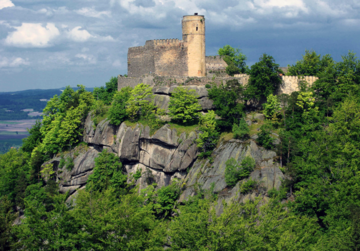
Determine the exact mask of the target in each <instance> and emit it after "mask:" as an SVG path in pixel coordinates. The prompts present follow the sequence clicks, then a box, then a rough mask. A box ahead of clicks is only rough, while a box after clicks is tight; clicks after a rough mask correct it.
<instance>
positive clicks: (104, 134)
mask: <svg viewBox="0 0 360 251" xmlns="http://www.w3.org/2000/svg"><path fill="white" fill-rule="evenodd" d="M115 134H116V127H115V126H114V125H111V124H110V121H108V120H107V119H105V120H102V121H101V122H100V123H99V124H98V126H97V127H96V130H95V135H94V138H93V139H92V142H91V143H93V144H96V145H103V146H112V145H113V144H114V141H115V138H114V135H115Z"/></svg>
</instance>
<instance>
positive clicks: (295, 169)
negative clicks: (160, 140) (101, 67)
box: [0, 46, 360, 250]
mask: <svg viewBox="0 0 360 251" xmlns="http://www.w3.org/2000/svg"><path fill="white" fill-rule="evenodd" d="M219 54H220V55H224V56H225V59H226V62H227V63H228V65H229V67H228V68H227V73H228V74H229V75H232V74H235V73H238V72H243V73H247V74H249V75H250V80H249V83H248V85H247V86H242V85H240V84H239V83H238V82H237V81H234V80H232V81H228V82H227V83H223V84H221V85H215V84H209V85H207V86H206V88H207V90H208V93H209V98H210V99H212V101H213V104H214V107H215V109H214V110H210V111H209V112H207V113H205V114H201V113H200V112H199V109H200V105H199V103H198V99H197V96H196V93H195V91H193V90H190V89H187V88H185V87H183V86H179V87H177V88H175V90H174V92H173V93H172V95H171V98H170V105H169V116H170V118H171V122H170V123H172V124H174V125H176V126H177V127H178V128H182V127H183V128H192V129H193V130H198V131H200V132H201V133H200V135H199V137H198V138H197V139H196V144H197V147H198V148H199V149H200V154H199V155H198V158H200V159H211V158H213V157H214V149H215V148H216V147H217V144H218V142H219V141H220V140H221V139H223V138H224V137H227V138H229V135H230V138H231V139H238V140H241V141H243V142H247V141H249V140H250V135H251V130H253V129H254V128H251V127H249V126H248V124H247V123H246V121H245V118H246V116H247V114H250V113H251V112H253V111H254V110H256V111H257V112H260V113H262V114H263V115H264V116H265V118H266V119H265V121H264V122H263V123H262V124H261V126H260V127H259V128H257V129H256V130H255V131H256V133H257V136H258V137H257V138H256V143H257V144H258V145H260V146H262V147H263V148H264V149H271V150H273V151H276V153H277V160H278V163H277V164H278V166H279V168H280V170H281V171H282V172H283V174H284V177H285V179H284V180H283V181H282V185H281V188H280V189H279V190H277V189H271V190H269V191H267V193H266V194H267V197H268V198H269V199H268V202H267V203H263V202H262V201H261V200H260V198H254V199H250V200H247V201H246V202H244V203H224V210H223V213H222V214H220V215H218V214H217V213H216V210H215V207H216V203H217V202H216V201H217V197H218V194H217V193H214V192H213V190H212V189H209V190H201V189H198V191H197V193H196V194H195V195H194V196H193V197H191V199H189V200H188V201H185V202H181V203H180V202H179V201H178V199H179V196H180V193H181V189H182V187H181V186H182V184H181V182H172V183H171V184H170V185H168V186H164V187H161V188H159V187H158V186H157V184H156V183H153V184H151V185H149V186H148V187H146V188H145V189H142V190H140V189H139V187H138V186H136V180H137V179H138V178H139V177H140V176H141V175H142V174H141V173H136V174H134V175H133V176H132V177H131V179H129V177H128V174H127V173H126V171H125V169H124V167H123V163H121V162H120V160H119V158H118V157H117V156H115V155H114V154H113V153H111V152H109V151H108V150H106V149H104V150H103V151H102V152H101V153H100V154H99V156H98V157H97V158H96V159H95V168H94V169H93V173H92V175H91V176H90V178H89V180H88V181H87V185H86V189H83V190H81V191H79V193H78V196H77V197H76V201H73V202H68V201H67V199H68V197H69V194H68V193H65V194H61V193H59V189H58V184H57V183H56V180H55V179H54V175H55V171H54V169H53V167H52V166H51V165H49V164H46V165H43V163H44V162H46V161H47V160H49V159H51V158H53V157H54V156H62V155H63V154H64V153H66V152H67V151H71V149H76V148H77V147H87V145H86V143H85V142H82V135H83V131H84V120H85V118H86V116H87V115H88V113H89V112H91V114H92V119H93V121H94V123H95V125H97V124H99V123H100V121H102V120H103V119H108V120H109V121H110V123H111V124H113V125H117V126H118V125H120V124H121V123H125V122H126V123H141V124H144V125H148V126H149V127H150V129H151V131H152V132H154V131H156V130H158V129H159V128H160V127H161V126H163V125H164V124H165V123H167V122H165V121H164V120H162V119H161V117H162V116H164V115H165V111H164V110H163V109H160V108H158V107H157V106H156V105H155V103H154V102H153V100H154V98H153V91H152V87H151V86H148V85H145V84H139V85H137V86H136V87H134V88H130V87H126V88H122V89H121V90H120V91H118V90H117V79H116V78H115V77H113V78H111V79H110V81H109V82H107V83H106V84H105V86H104V87H100V88H95V89H94V90H93V91H92V92H89V91H87V90H86V89H85V87H84V86H80V85H79V86H78V89H76V90H73V89H72V88H70V87H67V88H65V90H64V91H63V92H62V93H61V94H60V95H55V96H54V97H52V98H51V99H50V100H49V101H48V102H47V104H46V107H45V108H44V110H43V114H44V116H43V120H42V122H40V121H39V122H37V123H36V125H35V126H33V127H32V128H31V129H30V130H29V134H30V135H29V137H27V138H26V139H24V142H23V145H22V147H21V148H19V149H11V150H10V151H8V152H7V153H5V154H2V155H0V247H1V250H164V249H169V250H360V189H359V184H360V166H359V165H360V60H359V59H358V58H357V57H356V54H355V53H353V52H349V53H348V54H346V55H344V56H342V60H340V61H338V62H336V61H335V60H334V59H333V58H332V57H331V55H323V56H321V55H319V54H317V53H316V52H315V51H305V54H304V55H303V57H302V59H300V60H299V61H297V62H296V63H295V64H294V65H291V66H289V70H288V73H287V74H288V75H292V76H298V77H299V78H300V79H301V77H303V76H317V77H318V78H319V79H318V80H317V81H316V82H315V83H314V84H313V85H312V86H308V84H307V83H306V82H305V81H303V82H301V84H300V86H299V90H298V91H296V92H293V93H292V94H291V95H285V94H282V95H275V94H276V91H277V90H278V88H279V86H280V84H281V78H280V75H279V74H284V73H283V72H282V71H281V70H280V68H279V65H278V64H276V62H275V59H274V58H273V57H272V56H270V55H267V54H263V55H262V56H261V57H260V58H259V61H258V62H256V63H255V64H254V65H252V66H251V67H248V66H246V63H245V61H246V56H245V55H243V54H242V53H241V52H240V51H239V50H236V49H234V48H232V47H230V46H224V47H223V48H221V49H220V50H219ZM273 133H276V134H277V135H278V136H279V142H278V143H275V141H274V138H273V137H272V136H271V135H273ZM60 165H62V166H66V168H67V169H69V170H71V169H72V168H73V165H74V164H73V159H72V158H71V157H66V158H65V157H64V158H62V159H61V162H60ZM254 165H255V164H254V160H253V159H252V158H245V159H244V160H243V161H242V162H241V163H236V161H234V160H233V159H229V160H228V161H227V162H226V170H225V180H226V184H227V186H228V187H229V188H231V187H233V186H234V185H235V184H236V183H237V182H238V181H240V180H245V179H246V182H243V183H242V185H241V192H242V193H244V194H246V193H249V191H251V190H252V189H254V188H255V187H256V185H255V184H254V181H252V180H251V179H248V178H249V175H250V173H251V172H252V171H253V170H254V168H255V166H254ZM190 168H191V167H190ZM22 214H23V216H22V217H21V223H19V216H20V215H22Z"/></svg>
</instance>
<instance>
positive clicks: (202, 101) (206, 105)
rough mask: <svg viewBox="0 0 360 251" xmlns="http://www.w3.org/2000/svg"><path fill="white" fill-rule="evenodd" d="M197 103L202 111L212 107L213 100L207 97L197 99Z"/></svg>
mask: <svg viewBox="0 0 360 251" xmlns="http://www.w3.org/2000/svg"><path fill="white" fill-rule="evenodd" d="M199 104H200V105H201V108H202V110H203V111H207V110H211V109H214V102H213V101H212V100H211V99H209V98H208V97H204V98H201V99H199Z"/></svg>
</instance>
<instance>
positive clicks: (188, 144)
mask: <svg viewBox="0 0 360 251" xmlns="http://www.w3.org/2000/svg"><path fill="white" fill-rule="evenodd" d="M197 135H198V134H197V132H191V133H189V134H188V135H186V134H185V133H182V134H180V135H178V133H177V131H176V130H175V129H170V128H169V125H165V126H163V127H162V128H161V129H159V130H158V131H156V132H155V134H154V135H150V128H149V127H148V126H143V125H140V124H137V125H136V126H135V127H134V128H132V127H129V126H126V124H125V123H122V124H121V125H120V126H113V125H111V124H109V122H108V121H107V120H104V121H101V122H100V123H99V124H98V126H97V127H96V128H95V126H94V124H93V122H92V120H91V117H90V116H88V117H87V119H86V123H85V130H84V142H86V143H87V144H88V147H83V148H82V149H80V150H79V149H77V150H74V151H75V152H76V154H75V156H74V153H72V154H73V155H72V156H73V157H75V158H74V164H75V166H74V168H73V169H72V170H71V171H68V170H67V169H66V168H65V167H63V168H61V169H60V168H58V167H59V162H60V157H56V158H54V159H52V160H51V161H50V162H51V163H53V164H54V170H55V171H56V172H57V178H58V181H59V183H60V191H61V192H67V191H69V192H70V194H73V193H75V192H76V190H77V189H81V188H82V187H84V186H85V185H86V181H87V179H88V177H89V175H90V174H91V173H92V169H93V168H94V166H95V163H94V159H95V158H96V157H97V155H98V154H99V153H100V152H101V151H102V150H103V149H108V150H109V151H111V152H113V153H115V154H116V155H117V156H119V159H120V160H121V162H122V163H123V167H124V169H125V170H126V172H127V173H128V174H134V173H135V172H136V171H137V170H141V171H142V175H141V178H140V179H138V180H137V184H138V185H139V186H140V188H145V187H146V186H147V185H148V184H152V183H153V182H155V183H157V184H158V187H162V186H167V185H169V184H170V183H171V182H173V181H174V180H175V179H176V180H177V181H178V182H180V184H181V187H182V194H181V196H180V201H186V200H187V199H189V197H190V196H193V195H194V194H195V193H196V192H197V191H198V189H202V190H207V189H210V188H211V187H213V191H214V192H215V193H217V194H218V199H219V201H222V200H223V199H225V201H230V200H233V201H238V202H241V201H244V200H245V199H248V198H250V197H251V198H253V197H255V196H262V197H263V198H264V199H265V200H266V191H268V190H269V189H271V188H279V187H280V185H281V180H282V179H283V174H282V172H281V171H280V169H279V168H278V166H277V164H274V159H275V157H276V154H275V152H273V151H268V150H265V149H263V148H262V147H259V146H257V145H256V143H255V141H253V140H252V139H250V140H248V141H245V142H243V141H240V140H234V139H233V140H229V141H221V142H220V143H219V146H218V147H217V148H216V149H215V150H214V152H213V155H212V161H211V159H210V158H209V159H198V158H197V156H198V148H197V146H196V142H195V140H196V138H197ZM74 151H73V152H74ZM245 156H251V157H252V158H254V160H255V161H256V169H255V170H254V171H253V172H252V173H251V178H252V179H253V180H255V181H257V183H258V186H257V188H256V189H255V190H254V191H252V192H251V193H250V194H241V193H240V192H239V191H240V189H239V188H240V186H241V183H242V182H245V181H240V182H238V184H237V185H236V186H235V187H234V188H228V187H227V186H226V183H225V162H226V161H227V160H228V159H229V158H235V159H236V160H237V161H239V162H241V160H242V159H243V158H244V157H245ZM65 157H66V156H65ZM129 177H131V175H129ZM221 204H222V203H218V205H219V208H218V210H219V212H221Z"/></svg>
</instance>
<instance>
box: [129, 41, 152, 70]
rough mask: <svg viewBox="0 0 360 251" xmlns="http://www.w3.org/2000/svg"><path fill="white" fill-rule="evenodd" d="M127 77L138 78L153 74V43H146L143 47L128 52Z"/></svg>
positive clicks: (130, 49)
mask: <svg viewBox="0 0 360 251" xmlns="http://www.w3.org/2000/svg"><path fill="white" fill-rule="evenodd" d="M127 60H128V76H129V77H140V76H142V75H147V74H150V73H152V72H155V64H154V42H153V41H151V40H149V41H146V43H145V45H144V46H138V47H131V48H129V50H128V59H127Z"/></svg>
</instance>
